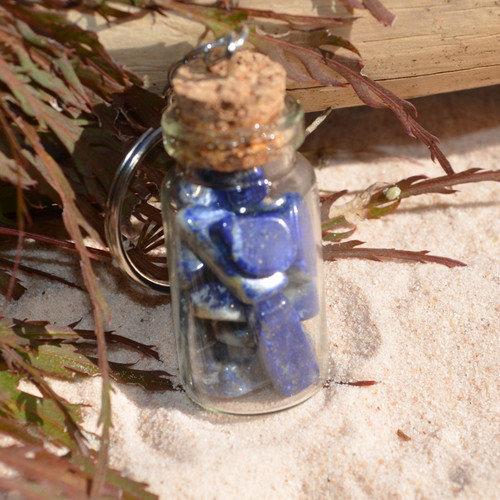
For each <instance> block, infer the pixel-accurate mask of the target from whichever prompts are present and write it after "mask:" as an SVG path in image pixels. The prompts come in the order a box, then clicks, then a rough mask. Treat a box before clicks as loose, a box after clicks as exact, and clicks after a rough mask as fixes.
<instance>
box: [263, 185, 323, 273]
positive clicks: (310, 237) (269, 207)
mask: <svg viewBox="0 0 500 500" xmlns="http://www.w3.org/2000/svg"><path fill="white" fill-rule="evenodd" d="M260 210H261V213H266V214H274V215H276V216H280V217H282V218H283V220H284V221H285V223H286V225H287V226H288V228H289V230H290V233H291V235H292V240H293V241H294V242H295V244H296V245H297V254H296V258H295V262H294V263H293V267H294V270H295V271H296V272H297V271H298V272H300V273H303V274H304V276H305V277H308V276H309V277H312V276H315V275H316V259H317V255H318V249H317V247H316V244H315V238H314V232H313V227H312V225H311V224H312V221H311V217H310V215H309V209H308V208H307V204H306V203H305V201H304V200H303V198H302V196H301V195H300V194H299V193H286V194H284V195H283V196H282V197H281V198H279V199H278V200H275V202H273V203H268V204H266V203H262V204H261V205H260Z"/></svg>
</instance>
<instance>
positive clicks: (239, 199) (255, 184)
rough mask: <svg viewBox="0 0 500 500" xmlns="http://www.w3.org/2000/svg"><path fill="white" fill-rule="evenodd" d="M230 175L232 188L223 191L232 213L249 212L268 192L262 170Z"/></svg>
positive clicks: (243, 171) (257, 169)
mask: <svg viewBox="0 0 500 500" xmlns="http://www.w3.org/2000/svg"><path fill="white" fill-rule="evenodd" d="M230 175H232V183H233V186H231V187H229V188H227V189H225V190H224V192H225V194H226V199H227V201H228V203H229V205H230V206H231V207H232V209H233V211H235V212H237V213H240V214H244V213H247V212H249V211H250V212H251V211H252V209H253V208H254V207H255V205H257V204H258V203H259V202H260V201H262V200H263V199H264V198H265V197H266V195H267V193H268V190H269V183H268V181H267V179H266V178H265V177H264V174H263V172H262V169H261V168H259V167H257V168H254V169H250V170H242V171H238V172H235V173H233V174H230Z"/></svg>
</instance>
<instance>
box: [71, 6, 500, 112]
mask: <svg viewBox="0 0 500 500" xmlns="http://www.w3.org/2000/svg"><path fill="white" fill-rule="evenodd" d="M383 3H384V5H385V6H386V7H388V8H389V9H390V10H391V11H392V12H394V13H395V14H396V15H397V20H396V22H395V24H394V25H393V26H392V27H385V26H383V25H381V24H379V23H377V21H375V20H374V19H373V18H372V17H371V16H370V15H369V14H368V13H367V12H366V11H363V10H357V11H355V15H356V16H359V19H357V20H356V21H355V22H354V23H353V24H352V25H350V26H346V27H343V28H341V29H339V30H338V32H339V34H341V35H343V36H345V37H347V38H348V39H349V40H350V41H351V42H352V43H354V45H356V46H357V47H358V49H359V50H360V52H361V54H362V55H363V59H364V62H365V68H364V74H366V75H367V76H369V77H370V78H372V79H374V80H376V81H378V82H380V83H382V84H383V85H384V86H386V87H387V88H389V89H390V90H393V91H394V92H396V93H397V94H398V95H399V96H401V97H405V98H411V97H419V96H424V95H429V94H436V93H441V92H449V91H454V90H461V89H468V88H474V87H481V86H487V85H492V84H497V83H500V3H499V2H498V1H497V0H453V2H450V1H449V0H413V1H412V2H408V0H384V2H383ZM240 6H242V7H245V6H247V7H252V8H262V9H272V10H275V11H281V12H290V13H301V14H309V15H315V14H319V15H348V13H347V11H346V9H345V7H344V6H343V5H342V4H341V2H340V1H335V0H294V1H290V0H267V1H265V0H246V1H243V0H242V1H240ZM89 22H90V24H89ZM81 23H82V24H83V25H86V26H87V27H90V28H93V29H95V30H96V31H97V32H98V33H99V37H100V39H101V40H102V42H103V43H104V45H105V46H106V47H107V48H108V50H110V52H111V53H112V54H113V56H114V57H115V59H116V60H117V61H118V62H120V63H122V64H124V65H126V66H127V67H129V68H130V69H132V70H133V71H135V72H137V73H138V74H139V75H141V76H142V77H143V78H145V81H146V83H147V85H149V86H150V87H151V88H153V89H157V90H159V91H160V90H161V89H162V88H163V86H164V85H165V80H166V73H167V69H168V67H169V66H170V64H171V63H172V62H174V61H176V60H177V59H179V58H180V57H182V56H183V55H184V54H185V53H186V52H187V51H189V50H190V49H191V48H192V47H193V46H195V45H196V44H197V40H198V37H200V36H201V34H202V33H203V31H204V30H203V28H202V27H201V26H199V25H198V24H196V23H194V22H192V21H188V20H185V19H182V18H180V17H179V16H176V15H169V16H168V17H166V18H162V17H161V16H158V15H155V16H147V17H145V18H142V19H140V20H137V21H134V22H132V23H130V24H124V25H118V26H113V27H107V26H106V25H105V23H104V22H100V24H99V23H98V22H97V21H96V20H89V19H88V18H87V19H86V20H83V19H82V20H81ZM292 93H294V94H295V95H296V96H297V97H299V98H300V99H301V101H302V103H303V105H304V107H305V108H306V110H308V111H313V110H320V109H325V108H327V107H329V106H332V107H348V106H354V105H357V104H359V103H360V101H359V99H358V98H357V96H356V95H355V94H354V92H353V90H352V89H351V88H350V87H346V88H336V87H335V88H333V87H328V88H327V87H313V88H296V89H293V90H292Z"/></svg>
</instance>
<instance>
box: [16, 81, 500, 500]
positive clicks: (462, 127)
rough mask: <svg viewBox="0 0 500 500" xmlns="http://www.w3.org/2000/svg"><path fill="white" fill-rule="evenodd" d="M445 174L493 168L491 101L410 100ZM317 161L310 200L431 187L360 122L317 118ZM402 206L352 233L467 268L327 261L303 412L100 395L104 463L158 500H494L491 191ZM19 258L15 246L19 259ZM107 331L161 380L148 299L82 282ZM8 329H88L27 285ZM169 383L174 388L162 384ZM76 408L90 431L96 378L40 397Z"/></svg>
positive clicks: (127, 392)
mask: <svg viewBox="0 0 500 500" xmlns="http://www.w3.org/2000/svg"><path fill="white" fill-rule="evenodd" d="M416 104H417V106H418V109H419V112H420V118H421V122H422V123H423V124H424V125H425V126H426V127H427V128H428V129H430V130H431V131H432V132H434V133H436V134H437V135H438V136H439V137H440V138H441V139H442V148H443V150H444V151H445V153H446V154H447V155H448V157H449V159H450V160H451V162H452V164H453V166H454V168H455V169H456V170H457V171H461V170H464V169H467V168H470V167H481V168H485V169H498V167H499V163H500V88H498V87H492V88H488V89H483V90H478V91H469V92H464V93H458V94H449V95H442V96H436V97H430V98H426V99H421V100H418V101H416ZM319 145H321V146H323V147H327V148H331V150H332V154H330V155H325V157H324V160H323V166H322V167H321V168H318V179H319V185H320V187H321V188H322V189H332V190H339V189H343V188H349V189H359V188H364V187H367V186H369V185H370V184H372V183H374V182H378V181H396V180H399V179H401V178H403V177H406V176H409V175H414V174H425V175H429V176H434V175H441V171H440V169H439V167H438V166H437V165H434V164H433V163H432V162H431V161H430V160H429V159H428V154H427V150H426V148H425V147H424V146H422V145H420V144H419V143H417V142H416V141H413V140H411V139H409V138H407V137H406V136H405V135H404V133H403V132H402V130H401V128H400V127H399V125H398V124H397V122H396V121H395V119H394V118H393V117H392V116H391V115H390V113H386V112H383V111H374V110H369V109H364V108H357V109H351V110H341V111H337V112H334V113H333V115H332V116H331V117H330V118H329V120H328V123H326V124H324V125H323V126H322V127H321V128H320V129H319V130H318V131H317V132H316V133H315V135H314V137H311V138H310V144H309V146H310V147H319ZM459 189H460V192H459V193H457V194H455V195H453V196H442V195H426V196H422V197H420V198H415V199H410V200H408V201H407V202H406V203H404V204H403V205H402V206H401V208H400V209H399V210H398V211H397V212H396V213H395V214H392V215H391V216H389V217H386V218H383V219H380V220H370V221H365V222H362V223H360V224H359V226H358V231H357V233H356V234H355V237H356V239H361V240H363V241H366V242H367V245H368V246H371V247H384V248H392V247H395V248H401V249H411V250H429V251H431V253H433V254H436V255H443V256H448V257H452V258H455V259H459V260H462V261H463V262H465V263H467V267H460V268H455V269H447V268H446V267H444V266H439V265H436V264H426V265H423V264H408V263H400V262H383V263H377V262H370V261H363V260H342V261H337V262H328V263H326V264H325V268H324V274H325V280H326V285H327V316H328V335H329V350H330V377H331V378H332V380H333V381H353V380H376V381H377V382H378V383H377V384H376V385H372V386H369V387H353V386H349V385H339V384H336V383H332V384H331V385H330V387H329V388H325V389H323V390H322V391H321V392H320V393H319V394H317V395H316V396H315V397H313V398H312V399H310V400H309V401H307V402H306V403H304V404H302V405H300V406H298V407H296V408H293V409H291V410H287V411H284V412H281V413H277V414H273V415H268V416H264V417H251V418H250V417H231V416H221V415H215V414H212V413H209V412H207V411H205V410H203V409H201V408H199V407H197V406H196V405H194V404H192V403H191V402H190V401H189V400H188V399H187V397H186V395H185V394H183V393H180V392H165V393H148V392H145V391H144V390H142V389H140V388H137V387H130V386H123V385H118V384H115V386H114V395H113V419H114V420H113V421H114V428H113V433H112V447H111V463H112V465H113V466H114V467H117V468H119V469H121V470H123V471H124V472H125V473H126V474H128V475H130V476H131V477H133V478H135V479H137V480H140V481H144V482H147V483H148V484H149V485H150V490H151V491H152V492H154V493H156V494H158V495H159V496H160V498H162V499H169V500H175V499H235V498H237V499H242V500H243V499H255V498H259V499H262V500H264V499H287V500H292V499H364V498H366V499H373V498H376V499H399V498H401V499H455V498H457V499H495V498H500V474H499V472H498V471H499V469H500V384H499V383H498V377H499V366H500V365H499V361H500V345H499V330H500V184H494V183H491V182H490V183H483V184H472V185H466V186H463V187H460V188H459ZM28 247H29V245H28ZM25 258H26V259H27V262H29V263H31V264H32V265H37V266H39V267H40V268H42V269H43V270H46V271H50V272H54V273H57V274H60V275H65V276H67V277H69V278H70V279H74V276H75V275H76V274H77V271H78V267H77V265H76V264H75V262H74V261H73V260H72V258H71V256H70V255H68V254H60V253H58V252H55V251H52V250H50V251H44V252H40V250H37V251H31V253H30V250H29V249H28V250H27V253H26V255H25ZM97 269H98V272H99V278H100V281H101V283H102V286H103V288H104V290H105V292H106V296H107V300H108V301H109V304H110V307H111V309H112V314H113V322H112V325H111V327H112V328H113V329H115V330H116V331H117V332H118V333H120V334H122V335H126V336H130V337H132V338H135V339H138V340H141V341H143V342H145V343H148V344H154V345H155V346H156V347H157V349H158V351H159V353H160V355H161V359H162V362H161V363H157V362H152V361H149V360H144V359H139V360H138V355H136V354H133V353H132V354H131V353H129V352H112V356H113V359H115V360H122V361H123V360H132V361H136V360H138V363H137V365H136V366H137V367H139V368H163V369H166V370H167V371H169V372H171V373H173V374H177V368H176V364H177V362H176V355H175V349H174V342H173V334H172V323H171V319H170V309H169V306H168V304H167V303H166V301H165V299H164V298H163V297H161V296H160V297H159V296H157V295H155V294H153V293H148V292H146V291H143V290H142V289H141V288H140V287H139V286H136V285H134V284H132V283H129V282H128V281H127V279H126V278H124V277H123V276H122V275H121V274H120V273H119V272H118V271H115V270H113V269H110V267H109V266H97ZM25 280H26V281H27V282H28V283H29V291H28V292H27V293H26V294H25V295H24V297H23V298H22V299H21V300H19V301H17V302H12V303H11V305H10V306H9V308H8V311H7V315H9V316H14V317H18V318H25V317H27V318H30V319H48V320H50V321H52V322H54V323H57V324H59V325H62V324H69V323H72V322H74V321H76V320H78V319H80V318H82V323H81V325H82V326H84V327H90V326H91V325H92V323H91V321H92V315H91V312H90V309H89V303H88V299H87V296H86V294H85V293H82V292H79V291H75V290H72V289H69V288H68V287H66V286H64V285H62V284H54V285H52V284H51V285H50V286H48V285H47V284H46V282H38V281H36V280H34V279H33V278H28V277H26V278H25ZM176 381H177V380H176ZM54 387H55V388H56V389H57V390H58V391H60V393H61V394H62V395H64V396H65V397H66V398H67V399H69V400H70V401H74V402H78V403H86V404H88V405H89V407H88V408H86V409H85V411H84V413H85V427H86V428H87V429H89V430H92V429H94V428H95V425H96V421H97V415H98V411H99V403H98V402H99V391H100V383H99V379H98V378H96V379H91V380H82V381H78V382H76V383H71V384H68V383H61V382H55V383H54Z"/></svg>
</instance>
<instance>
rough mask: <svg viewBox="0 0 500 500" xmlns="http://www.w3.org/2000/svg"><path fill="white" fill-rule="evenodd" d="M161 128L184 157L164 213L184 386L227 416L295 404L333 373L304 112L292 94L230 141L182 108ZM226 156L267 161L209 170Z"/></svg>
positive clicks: (166, 193)
mask: <svg viewBox="0 0 500 500" xmlns="http://www.w3.org/2000/svg"><path fill="white" fill-rule="evenodd" d="M162 129H163V137H164V145H165V148H166V150H167V152H168V154H169V155H171V156H172V157H174V158H175V159H176V160H177V167H176V168H175V169H173V170H172V171H171V173H170V175H168V176H167V179H166V181H165V183H164V186H163V188H162V210H163V214H164V220H165V232H166V234H167V251H168V262H169V276H170V285H171V298H172V303H171V304H172V312H173V318H174V326H175V334H176V342H177V349H178V359H179V368H180V373H181V378H182V383H183V387H184V389H185V390H186V392H187V393H188V395H189V396H190V397H191V398H192V399H193V400H194V401H195V402H197V403H198V404H200V405H202V406H203V407H205V408H208V409H211V410H214V411H218V412H225V413H234V414H246V415H250V414H257V413H268V412H273V411H277V410H282V409H285V408H288V407H291V406H294V405H296V404H298V403H300V402H302V401H304V400H305V399H307V398H309V397H310V396H311V395H313V394H314V393H315V392H316V391H317V390H318V389H319V388H320V387H322V385H323V383H324V380H325V378H326V370H327V340H326V328H325V313H324V304H323V282H322V268H321V265H322V261H321V233H320V217H319V203H318V193H317V188H316V182H315V174H314V170H313V169H312V167H311V166H310V164H309V163H308V162H307V160H306V159H305V158H304V157H303V156H302V155H300V154H298V153H297V151H296V149H297V147H298V146H299V145H300V144H301V142H302V140H303V136H304V132H303V112H302V109H301V107H300V105H299V104H298V103H297V102H296V101H294V100H293V99H291V98H286V100H285V106H284V111H283V113H282V114H281V116H280V117H279V118H278V119H277V120H276V121H274V122H273V123H272V124H270V125H269V126H265V127H261V126H254V127H252V128H249V129H247V130H245V129H241V128H238V129H236V130H234V131H230V132H226V133H225V134H224V136H223V137H221V134H220V133H217V134H215V133H212V132H211V131H210V130H209V129H207V130H204V129H203V128H201V129H200V127H196V128H195V129H193V127H190V126H188V125H186V124H185V123H183V121H182V120H181V119H180V117H179V110H178V108H177V106H176V105H175V104H174V105H172V106H171V107H170V108H169V109H168V110H167V111H166V112H165V113H164V115H163V118H162ZM249 145H252V146H249ZM259 155H262V157H263V158H264V159H265V161H264V162H262V163H259ZM221 157H222V158H224V160H223V161H224V162H225V165H227V164H230V163H231V162H239V163H240V164H241V163H246V164H248V162H250V164H256V165H255V166H253V167H250V168H245V169H244V170H234V171H230V172H219V171H216V170H213V169H212V168H210V164H211V163H212V162H213V161H221Z"/></svg>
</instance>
